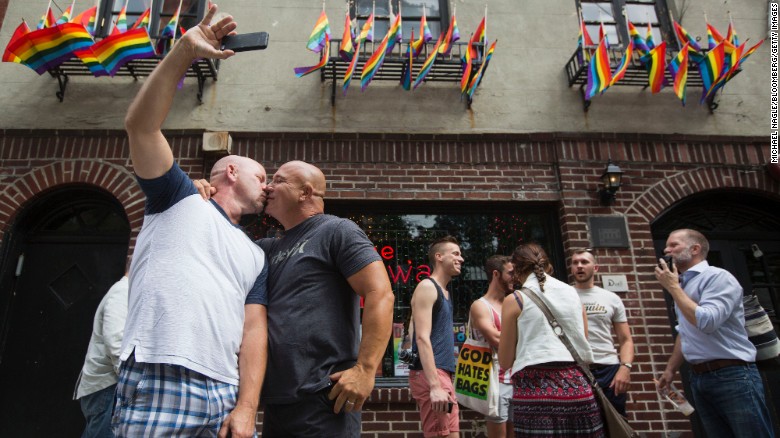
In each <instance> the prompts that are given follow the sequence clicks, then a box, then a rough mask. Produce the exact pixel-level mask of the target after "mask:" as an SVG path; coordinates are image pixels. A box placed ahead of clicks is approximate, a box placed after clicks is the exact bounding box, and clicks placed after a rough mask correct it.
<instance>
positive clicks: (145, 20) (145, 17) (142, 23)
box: [131, 8, 151, 29]
mask: <svg viewBox="0 0 780 438" xmlns="http://www.w3.org/2000/svg"><path fill="white" fill-rule="evenodd" d="M150 12H151V9H149V8H146V10H145V11H144V13H143V14H141V16H140V17H138V19H137V20H135V24H133V27H131V29H138V28H139V27H146V28H147V29H148V28H149V19H150Z"/></svg>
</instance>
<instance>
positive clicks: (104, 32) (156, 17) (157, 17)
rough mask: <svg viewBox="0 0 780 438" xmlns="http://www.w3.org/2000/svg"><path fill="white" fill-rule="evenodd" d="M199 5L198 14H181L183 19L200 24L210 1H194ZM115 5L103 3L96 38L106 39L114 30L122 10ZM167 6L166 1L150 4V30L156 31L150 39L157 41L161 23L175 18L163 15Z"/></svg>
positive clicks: (99, 12)
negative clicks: (113, 25) (114, 24)
mask: <svg viewBox="0 0 780 438" xmlns="http://www.w3.org/2000/svg"><path fill="white" fill-rule="evenodd" d="M194 1H195V2H196V3H197V13H196V14H193V13H191V12H184V13H182V14H181V17H187V18H193V19H195V20H196V22H200V20H202V19H203V17H204V16H205V15H206V7H207V6H208V0H194ZM114 3H117V1H115V0H109V1H105V2H102V3H101V5H100V10H99V11H98V16H99V17H100V18H99V19H98V20H97V26H96V29H95V37H98V38H105V37H107V36H108V35H109V32H110V31H111V29H112V23H113V19H114V17H116V16H117V15H119V11H120V9H121V6H119V5H116V6H115V5H114ZM164 5H165V0H151V3H150V4H149V8H150V14H149V29H150V30H151V29H154V31H150V33H149V37H151V38H152V39H156V38H159V37H160V33H159V29H160V23H161V22H163V20H165V21H167V20H170V18H171V17H172V16H173V14H167V13H163V12H162V11H163V6H164ZM132 24H133V23H128V27H129V26H131V25H132ZM177 37H178V36H177Z"/></svg>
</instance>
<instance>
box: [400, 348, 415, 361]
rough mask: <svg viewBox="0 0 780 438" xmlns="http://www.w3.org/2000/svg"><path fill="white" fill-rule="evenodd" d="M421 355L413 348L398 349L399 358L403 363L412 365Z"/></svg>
mask: <svg viewBox="0 0 780 438" xmlns="http://www.w3.org/2000/svg"><path fill="white" fill-rule="evenodd" d="M419 357H420V355H419V354H417V353H416V352H414V351H412V349H411V348H409V349H406V350H398V360H400V361H401V362H403V363H408V364H409V365H412V364H414V363H415V362H417V359H418V358H419Z"/></svg>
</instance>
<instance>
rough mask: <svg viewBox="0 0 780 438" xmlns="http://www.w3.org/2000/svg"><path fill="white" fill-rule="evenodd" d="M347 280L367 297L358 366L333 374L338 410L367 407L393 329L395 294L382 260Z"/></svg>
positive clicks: (332, 396)
mask: <svg viewBox="0 0 780 438" xmlns="http://www.w3.org/2000/svg"><path fill="white" fill-rule="evenodd" d="M347 281H348V282H349V285H350V286H351V287H352V289H353V290H354V291H355V292H356V293H357V294H358V295H360V296H361V297H363V336H362V338H361V340H360V349H359V350H358V358H357V363H356V364H355V366H354V367H352V368H350V369H348V370H344V371H342V372H338V373H335V374H333V375H332V376H331V379H332V380H334V381H335V382H336V384H335V385H334V386H333V389H331V391H330V394H328V397H329V398H330V399H331V400H333V399H336V403H335V404H334V406H333V410H334V412H336V413H339V412H340V411H341V409H342V407H343V408H344V410H345V411H347V412H350V411H353V410H355V411H357V410H360V409H361V408H362V407H363V402H365V401H366V399H367V398H368V397H369V396H370V395H371V391H372V390H373V389H374V377H375V376H376V370H377V368H378V367H379V364H380V363H381V362H382V356H383V355H384V353H385V350H386V349H387V343H388V342H389V340H390V335H391V334H392V331H393V302H394V301H395V296H394V295H393V289H392V287H391V286H390V280H389V279H388V278H387V271H386V270H385V266H384V264H383V263H382V262H380V261H375V262H372V263H369V264H368V265H366V266H365V267H364V268H363V269H361V270H359V271H358V272H356V273H354V274H352V275H351V276H350V277H349V278H347ZM347 401H349V402H351V403H347Z"/></svg>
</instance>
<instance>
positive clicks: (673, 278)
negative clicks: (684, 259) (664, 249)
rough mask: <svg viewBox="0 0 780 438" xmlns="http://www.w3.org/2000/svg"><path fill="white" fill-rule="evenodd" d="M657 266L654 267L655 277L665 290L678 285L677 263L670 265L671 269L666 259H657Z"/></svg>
mask: <svg viewBox="0 0 780 438" xmlns="http://www.w3.org/2000/svg"><path fill="white" fill-rule="evenodd" d="M658 264H659V266H656V267H655V279H656V280H658V283H660V284H661V286H662V287H663V288H664V289H666V290H671V289H672V287H674V286H679V285H680V276H679V274H678V272H677V265H675V264H673V265H672V270H671V271H670V270H669V266H667V265H666V260H664V259H658Z"/></svg>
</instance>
